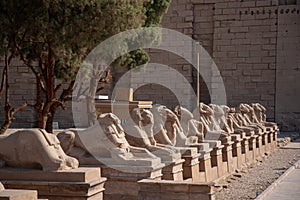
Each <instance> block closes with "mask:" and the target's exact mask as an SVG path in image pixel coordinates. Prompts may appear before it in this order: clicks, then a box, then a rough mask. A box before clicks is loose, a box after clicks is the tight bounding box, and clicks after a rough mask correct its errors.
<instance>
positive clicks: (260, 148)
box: [256, 133, 265, 158]
mask: <svg viewBox="0 0 300 200" xmlns="http://www.w3.org/2000/svg"><path fill="white" fill-rule="evenodd" d="M262 137H263V134H262V133H260V134H258V135H257V138H256V158H261V157H263V156H264V154H265V153H264V147H263V145H262Z"/></svg>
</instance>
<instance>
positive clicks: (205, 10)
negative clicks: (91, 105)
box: [137, 0, 300, 131]
mask: <svg viewBox="0 0 300 200" xmlns="http://www.w3.org/2000/svg"><path fill="white" fill-rule="evenodd" d="M299 6H300V1H280V0H279V1H278V0H251V1H249V0H210V1H207V0H173V1H172V4H171V6H170V8H169V11H168V13H167V14H166V15H165V17H164V20H163V23H162V24H163V27H164V28H170V29H173V30H176V31H179V32H182V33H184V34H187V35H189V36H191V37H192V38H193V39H195V40H197V41H199V42H200V44H201V45H202V46H203V47H204V48H205V49H206V50H207V52H208V53H209V54H210V56H211V57H212V58H213V60H214V62H215V63H216V65H217V66H218V68H219V70H220V72H221V76H222V78H223V80H224V83H225V88H226V95H227V102H228V105H230V106H237V105H238V104H239V103H241V102H246V103H251V102H260V103H262V104H263V105H264V106H266V107H267V108H268V113H267V115H268V118H269V120H276V121H277V122H278V123H279V124H280V125H281V127H282V130H284V131H287V130H290V131H296V130H299V128H300V127H299V124H300V123H299V108H298V107H299V104H297V103H296V102H297V101H299V92H298V91H299V90H297V87H299V86H300V84H299V82H298V80H299V79H297V77H299V76H297V75H298V71H299V70H298V65H299V56H300V55H299V54H300V51H299V46H300V45H299V33H300V31H299V16H300V14H299ZM154 57H155V58H154V59H153V60H155V61H157V60H159V58H161V59H163V60H164V62H166V63H168V64H169V65H170V66H172V65H173V63H174V64H175V63H176V64H178V62H177V61H176V60H174V59H166V58H167V57H166V56H165V55H164V54H162V55H161V56H158V55H157V54H155V56H154ZM185 64H186V63H185ZM289 69H290V70H289ZM284 74H285V75H284ZM288 75H289V76H288ZM190 76H191V79H192V81H191V84H192V85H193V86H194V88H195V86H196V78H195V77H196V75H195V72H194V73H192V74H191V75H190ZM189 80H190V79H189ZM200 85H201V88H200V93H201V101H204V102H206V103H207V102H209V101H211V96H210V95H209V93H208V88H212V89H214V86H213V85H214V78H213V77H212V79H211V81H210V82H206V83H204V82H203V80H200ZM145 93H146V92H145ZM137 98H138V97H137ZM152 98H155V97H152ZM165 98H167V97H165ZM165 104H166V105H168V104H169V103H168V102H165ZM297 124H298V125H297Z"/></svg>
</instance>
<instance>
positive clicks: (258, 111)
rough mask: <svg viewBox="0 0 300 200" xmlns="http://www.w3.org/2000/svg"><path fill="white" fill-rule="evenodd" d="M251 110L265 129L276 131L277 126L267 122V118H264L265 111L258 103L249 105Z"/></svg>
mask: <svg viewBox="0 0 300 200" xmlns="http://www.w3.org/2000/svg"><path fill="white" fill-rule="evenodd" d="M251 106H252V108H253V109H254V113H255V116H256V118H257V121H258V122H259V123H261V124H263V125H265V126H267V127H272V128H273V129H274V130H277V129H278V127H277V124H276V123H274V122H267V117H266V111H267V109H266V108H265V107H264V106H263V105H261V104H259V103H253V104H251Z"/></svg>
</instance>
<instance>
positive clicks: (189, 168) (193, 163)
mask: <svg viewBox="0 0 300 200" xmlns="http://www.w3.org/2000/svg"><path fill="white" fill-rule="evenodd" d="M180 149H181V155H182V156H181V157H182V159H184V163H183V179H184V180H186V179H191V180H192V181H193V182H198V181H200V180H201V178H200V176H199V171H200V169H199V158H200V157H201V153H198V149H197V148H180Z"/></svg>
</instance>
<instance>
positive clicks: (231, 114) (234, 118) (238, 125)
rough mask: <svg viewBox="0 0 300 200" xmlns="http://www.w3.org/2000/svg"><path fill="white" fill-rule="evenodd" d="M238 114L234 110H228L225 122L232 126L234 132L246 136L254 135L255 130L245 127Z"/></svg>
mask: <svg viewBox="0 0 300 200" xmlns="http://www.w3.org/2000/svg"><path fill="white" fill-rule="evenodd" d="M241 118H242V117H241V116H240V113H239V112H237V111H236V108H230V110H229V111H228V115H227V120H228V121H229V122H228V123H229V124H232V126H233V128H234V132H236V133H242V132H245V134H246V135H247V136H251V135H254V133H255V130H254V129H253V128H251V127H248V126H245V125H244V123H243V121H242V120H241Z"/></svg>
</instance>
